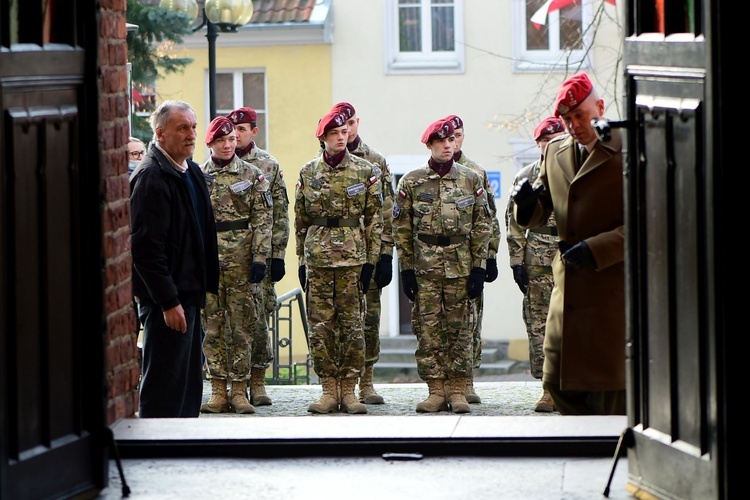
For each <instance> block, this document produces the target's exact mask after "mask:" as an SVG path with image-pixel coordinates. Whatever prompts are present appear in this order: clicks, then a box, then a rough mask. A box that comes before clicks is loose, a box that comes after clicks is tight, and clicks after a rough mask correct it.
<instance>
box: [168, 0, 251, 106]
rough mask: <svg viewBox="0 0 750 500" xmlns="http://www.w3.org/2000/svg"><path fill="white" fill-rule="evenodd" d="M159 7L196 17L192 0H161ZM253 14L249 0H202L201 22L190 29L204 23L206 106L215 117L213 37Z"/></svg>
mask: <svg viewBox="0 0 750 500" xmlns="http://www.w3.org/2000/svg"><path fill="white" fill-rule="evenodd" d="M159 6H160V7H165V8H168V9H171V10H174V11H177V12H182V13H184V14H187V15H188V16H190V17H193V18H195V17H197V15H198V3H197V2H196V0H161V2H159ZM251 17H253V2H252V0H206V2H205V4H204V5H203V9H202V13H201V23H200V24H199V25H198V26H196V27H195V28H193V33H195V32H196V31H198V30H200V29H201V28H203V27H204V26H205V27H206V39H207V40H208V106H209V114H210V119H211V120H213V119H214V118H215V117H216V39H217V38H218V37H219V31H221V32H222V33H236V32H237V29H238V28H240V27H242V26H244V25H246V24H247V23H249V22H250V18H251Z"/></svg>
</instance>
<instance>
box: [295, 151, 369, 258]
mask: <svg viewBox="0 0 750 500" xmlns="http://www.w3.org/2000/svg"><path fill="white" fill-rule="evenodd" d="M382 208H383V196H382V192H381V188H380V182H379V179H378V176H377V175H376V174H375V167H373V165H372V164H371V163H370V162H368V161H366V160H363V159H362V158H359V157H357V156H354V155H352V154H350V153H349V152H348V151H346V154H345V155H344V158H343V159H342V160H341V163H339V164H338V165H337V166H336V167H331V166H330V165H328V164H327V163H326V162H325V160H324V159H323V154H322V153H321V154H319V155H318V156H316V157H315V158H314V159H312V160H311V161H309V162H307V163H306V164H305V165H304V166H303V167H302V169H301V170H300V174H299V180H298V181H297V186H296V193H295V200H294V234H295V236H296V237H297V247H296V249H297V256H298V257H299V259H300V265H307V266H311V267H348V266H356V265H361V264H364V263H370V264H373V265H375V264H376V263H377V261H378V257H379V255H380V241H381V235H382V232H383V220H382V215H381V213H380V212H381V210H382ZM321 219H332V221H331V222H332V224H331V225H328V224H327V223H324V221H323V220H321ZM334 224H338V225H337V226H336V225H334ZM349 224H354V226H350V225H349Z"/></svg>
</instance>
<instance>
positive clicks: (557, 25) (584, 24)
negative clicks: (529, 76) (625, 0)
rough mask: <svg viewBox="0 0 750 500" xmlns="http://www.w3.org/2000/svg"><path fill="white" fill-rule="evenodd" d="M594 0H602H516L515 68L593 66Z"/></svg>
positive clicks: (513, 5) (544, 69)
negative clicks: (591, 54)
mask: <svg viewBox="0 0 750 500" xmlns="http://www.w3.org/2000/svg"><path fill="white" fill-rule="evenodd" d="M593 1H601V0H570V1H562V2H560V1H559V0H554V1H553V0H513V1H512V2H511V18H512V20H513V23H512V26H513V56H514V70H515V71H517V72H540V73H541V72H544V73H548V72H550V71H568V70H570V69H571V68H575V69H576V70H578V69H590V67H591V58H590V54H589V52H590V51H589V49H590V47H591V43H592V40H593V36H592V31H593V30H592V29H590V28H591V23H592V20H593V8H592V2H593ZM561 4H562V5H563V6H562V7H561V8H558V7H557V6H559V5H561Z"/></svg>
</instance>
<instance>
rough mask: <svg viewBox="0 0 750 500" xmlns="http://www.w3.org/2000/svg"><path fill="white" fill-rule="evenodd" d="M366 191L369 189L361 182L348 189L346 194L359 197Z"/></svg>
mask: <svg viewBox="0 0 750 500" xmlns="http://www.w3.org/2000/svg"><path fill="white" fill-rule="evenodd" d="M365 191H367V188H366V187H365V183H364V182H360V183H358V184H354V185H353V186H349V187H348V188H346V194H348V195H349V196H357V195H358V194H362V193H364V192H365Z"/></svg>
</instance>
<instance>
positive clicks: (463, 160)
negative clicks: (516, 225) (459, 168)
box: [458, 151, 500, 259]
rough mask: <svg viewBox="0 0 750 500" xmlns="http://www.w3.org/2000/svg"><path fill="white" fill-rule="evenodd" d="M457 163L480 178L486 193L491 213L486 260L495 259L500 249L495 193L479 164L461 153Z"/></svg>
mask: <svg viewBox="0 0 750 500" xmlns="http://www.w3.org/2000/svg"><path fill="white" fill-rule="evenodd" d="M458 163H460V164H461V165H465V166H467V167H469V168H470V169H472V170H473V171H474V172H476V173H478V174H479V177H481V178H482V185H483V186H484V190H485V191H486V192H487V204H488V205H489V207H490V212H492V221H491V222H492V236H490V245H489V247H488V248H489V251H488V252H487V258H488V259H496V258H497V249H498V248H500V221H498V219H497V207H496V206H495V192H494V190H493V189H492V185H491V184H490V180H489V178H488V177H487V171H486V170H485V169H483V168H482V166H481V165H479V163H477V162H475V161H474V160H471V159H470V158H469V157H467V156H466V154H465V153H464V152H463V151H461V157H460V158H459V159H458Z"/></svg>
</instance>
